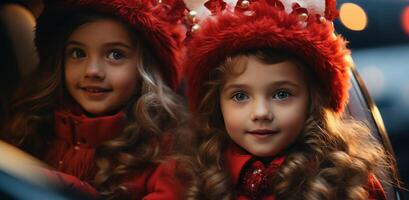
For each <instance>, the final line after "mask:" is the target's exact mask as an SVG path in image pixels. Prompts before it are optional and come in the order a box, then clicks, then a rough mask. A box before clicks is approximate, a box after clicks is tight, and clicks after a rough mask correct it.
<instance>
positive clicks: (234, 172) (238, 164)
mask: <svg viewBox="0 0 409 200" xmlns="http://www.w3.org/2000/svg"><path fill="white" fill-rule="evenodd" d="M225 158H226V160H227V167H228V169H229V170H230V173H231V178H232V183H233V185H234V186H236V185H237V183H238V181H239V178H240V173H241V171H242V169H243V167H244V166H245V165H246V164H247V162H249V161H250V160H253V159H255V156H253V155H251V154H250V153H248V152H247V151H245V150H244V149H242V148H241V147H239V146H238V145H236V144H233V143H230V144H229V145H228V147H227V150H226V151H225ZM285 158H286V157H285V156H279V157H277V158H275V159H274V160H272V161H271V162H273V163H275V164H276V165H279V166H280V165H282V164H283V163H284V161H285Z"/></svg>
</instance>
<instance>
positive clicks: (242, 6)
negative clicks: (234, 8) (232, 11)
mask: <svg viewBox="0 0 409 200" xmlns="http://www.w3.org/2000/svg"><path fill="white" fill-rule="evenodd" d="M249 5H250V1H248V0H243V1H242V2H241V3H240V7H241V8H243V9H247V8H248V7H249Z"/></svg>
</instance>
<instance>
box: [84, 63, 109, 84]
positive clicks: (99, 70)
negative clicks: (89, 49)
mask: <svg viewBox="0 0 409 200" xmlns="http://www.w3.org/2000/svg"><path fill="white" fill-rule="evenodd" d="M84 74H85V78H88V79H96V80H103V79H105V70H104V66H103V63H101V62H100V61H99V59H98V58H90V59H89V62H88V63H87V64H86V66H85V73H84Z"/></svg>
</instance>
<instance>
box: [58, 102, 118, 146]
mask: <svg viewBox="0 0 409 200" xmlns="http://www.w3.org/2000/svg"><path fill="white" fill-rule="evenodd" d="M54 120H55V133H56V137H57V138H60V139H63V140H65V141H67V142H70V143H72V144H76V145H83V146H85V147H89V148H94V147H96V146H97V145H99V144H101V143H102V142H105V141H107V140H110V139H113V138H115V137H117V136H118V135H120V134H121V132H122V130H123V128H124V126H125V123H126V121H125V114H124V113H123V112H118V113H117V114H115V115H110V116H102V117H88V116H86V115H85V114H84V113H83V112H78V109H59V110H56V111H55V112H54Z"/></svg>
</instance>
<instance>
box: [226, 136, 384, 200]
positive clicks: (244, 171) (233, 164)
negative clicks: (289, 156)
mask: <svg viewBox="0 0 409 200" xmlns="http://www.w3.org/2000/svg"><path fill="white" fill-rule="evenodd" d="M224 156H225V158H226V164H227V169H228V170H230V174H231V180H232V184H233V187H234V188H235V189H236V193H237V195H236V197H235V199H236V200H253V199H259V200H274V199H275V198H274V195H273V194H268V191H264V192H261V193H259V194H256V195H254V196H251V195H249V193H248V192H247V191H246V190H251V188H252V187H251V184H254V183H255V184H257V182H258V181H259V176H257V175H255V176H251V175H249V174H250V173H253V172H254V169H258V168H264V169H265V170H266V169H267V171H264V172H263V173H265V174H267V175H268V176H270V177H272V176H274V173H275V172H276V171H277V170H278V168H279V167H280V166H281V165H282V164H283V163H284V161H285V156H278V157H276V158H274V159H273V160H271V161H270V162H269V163H268V164H267V165H265V164H264V167H260V163H259V161H257V158H255V157H254V156H252V155H251V154H249V153H248V152H246V151H245V150H244V149H242V148H240V147H239V146H237V145H236V144H232V143H230V144H229V146H228V147H227V150H226V151H225V153H224ZM265 166H267V167H265ZM268 168H270V169H268ZM249 177H250V178H249ZM246 178H247V179H253V180H245V179H246ZM264 181H267V180H264ZM261 183H263V184H266V182H263V181H261ZM260 187H262V186H260ZM270 187H271V186H270ZM245 188H246V189H245ZM367 191H368V196H369V198H368V200H386V195H385V192H384V190H383V188H382V185H381V183H380V182H379V180H378V179H377V178H376V177H375V176H374V175H373V174H371V175H370V176H369V177H368V185H367Z"/></svg>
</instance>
